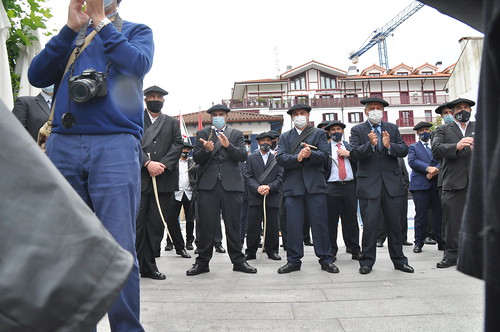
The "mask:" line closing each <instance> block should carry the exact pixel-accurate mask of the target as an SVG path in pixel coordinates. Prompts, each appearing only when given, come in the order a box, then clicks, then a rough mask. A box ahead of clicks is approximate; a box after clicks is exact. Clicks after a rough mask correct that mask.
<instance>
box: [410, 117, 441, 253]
mask: <svg viewBox="0 0 500 332" xmlns="http://www.w3.org/2000/svg"><path fill="white" fill-rule="evenodd" d="M431 127H432V123H429V122H419V123H418V124H417V125H416V126H415V127H413V130H416V131H417V135H418V137H419V138H420V140H419V141H418V142H416V143H413V144H412V145H410V147H409V149H408V164H409V165H410V167H411V169H412V172H411V177H410V191H411V193H412V195H413V202H414V203H415V246H414V247H413V252H414V253H417V254H418V253H421V252H422V247H423V246H424V244H425V235H426V229H427V227H426V226H427V216H428V212H429V208H430V209H431V210H432V225H433V230H434V237H435V239H436V241H437V243H438V248H442V246H443V240H442V238H441V218H442V209H441V199H440V197H439V191H438V183H437V180H438V176H437V175H438V173H439V169H440V167H441V166H440V165H439V162H438V161H437V160H436V159H434V157H433V156H432V151H431V139H430V138H431Z"/></svg>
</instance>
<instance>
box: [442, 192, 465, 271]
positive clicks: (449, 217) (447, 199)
mask: <svg viewBox="0 0 500 332" xmlns="http://www.w3.org/2000/svg"><path fill="white" fill-rule="evenodd" d="M466 196H467V188H464V189H460V190H443V195H442V197H441V202H442V203H443V228H444V236H445V237H444V241H445V251H444V258H445V259H448V260H451V261H454V262H456V261H457V258H458V233H459V232H460V227H461V225H462V216H463V212H464V208H465V198H466Z"/></svg>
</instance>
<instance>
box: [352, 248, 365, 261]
mask: <svg viewBox="0 0 500 332" xmlns="http://www.w3.org/2000/svg"><path fill="white" fill-rule="evenodd" d="M351 258H352V259H355V260H357V261H360V260H361V259H363V253H362V252H361V250H360V251H358V252H356V253H354V254H352V257H351Z"/></svg>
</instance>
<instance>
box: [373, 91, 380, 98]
mask: <svg viewBox="0 0 500 332" xmlns="http://www.w3.org/2000/svg"><path fill="white" fill-rule="evenodd" d="M370 97H373V98H382V92H370Z"/></svg>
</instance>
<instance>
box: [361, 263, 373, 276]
mask: <svg viewBox="0 0 500 332" xmlns="http://www.w3.org/2000/svg"><path fill="white" fill-rule="evenodd" d="M370 272H372V268H371V266H367V265H363V266H362V267H360V268H359V273H361V274H369V273H370Z"/></svg>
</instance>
